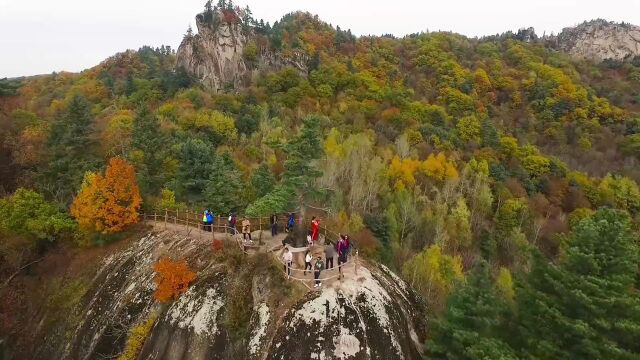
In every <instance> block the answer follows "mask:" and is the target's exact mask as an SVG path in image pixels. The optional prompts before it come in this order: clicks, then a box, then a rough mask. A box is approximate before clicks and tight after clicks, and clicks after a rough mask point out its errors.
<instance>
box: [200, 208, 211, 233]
mask: <svg viewBox="0 0 640 360" xmlns="http://www.w3.org/2000/svg"><path fill="white" fill-rule="evenodd" d="M212 227H213V214H212V213H211V211H209V209H206V210H205V211H204V213H203V214H202V228H203V229H204V231H212V230H213V229H212Z"/></svg>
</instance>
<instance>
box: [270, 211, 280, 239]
mask: <svg viewBox="0 0 640 360" xmlns="http://www.w3.org/2000/svg"><path fill="white" fill-rule="evenodd" d="M276 235H278V215H276V214H272V215H271V236H276Z"/></svg>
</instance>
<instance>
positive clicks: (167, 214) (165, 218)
mask: <svg viewBox="0 0 640 360" xmlns="http://www.w3.org/2000/svg"><path fill="white" fill-rule="evenodd" d="M168 220H169V210H167V209H164V228H165V229H166V228H167V221H168Z"/></svg>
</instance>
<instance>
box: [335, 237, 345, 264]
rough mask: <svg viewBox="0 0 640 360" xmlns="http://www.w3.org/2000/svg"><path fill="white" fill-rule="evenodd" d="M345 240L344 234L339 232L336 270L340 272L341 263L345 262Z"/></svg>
mask: <svg viewBox="0 0 640 360" xmlns="http://www.w3.org/2000/svg"><path fill="white" fill-rule="evenodd" d="M346 246H347V245H346V242H345V236H344V235H342V234H340V240H338V245H337V246H336V247H337V250H338V271H340V273H342V264H344V263H346V262H347V253H346Z"/></svg>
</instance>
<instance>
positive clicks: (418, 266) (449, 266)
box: [402, 245, 464, 312]
mask: <svg viewBox="0 0 640 360" xmlns="http://www.w3.org/2000/svg"><path fill="white" fill-rule="evenodd" d="M402 274H403V275H404V277H405V279H407V280H408V281H409V282H410V283H411V285H412V286H413V287H414V288H415V289H417V290H418V291H420V292H421V293H422V295H424V297H425V299H426V300H427V303H428V304H429V305H430V307H431V308H432V309H433V310H434V311H435V312H438V311H439V310H441V309H442V308H443V307H444V304H445V301H446V299H447V297H448V296H449V293H450V292H451V290H452V289H453V287H454V285H455V283H456V282H458V281H462V280H463V279H464V273H463V272H462V259H461V258H460V257H459V256H450V255H447V254H444V253H443V252H442V249H441V248H440V246H438V245H432V246H430V247H428V248H426V249H424V250H423V251H422V252H420V253H419V254H417V255H415V256H414V257H413V258H411V259H410V260H409V261H407V262H406V263H405V264H404V266H403V267H402Z"/></svg>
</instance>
